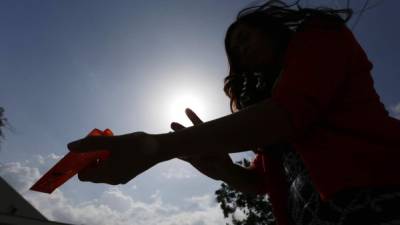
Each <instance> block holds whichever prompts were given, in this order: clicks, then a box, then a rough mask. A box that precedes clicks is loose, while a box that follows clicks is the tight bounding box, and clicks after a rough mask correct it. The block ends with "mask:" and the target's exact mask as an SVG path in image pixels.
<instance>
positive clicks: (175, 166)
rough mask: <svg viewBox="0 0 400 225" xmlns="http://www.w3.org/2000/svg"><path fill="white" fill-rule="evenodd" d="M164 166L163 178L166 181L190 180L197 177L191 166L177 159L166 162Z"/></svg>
mask: <svg viewBox="0 0 400 225" xmlns="http://www.w3.org/2000/svg"><path fill="white" fill-rule="evenodd" d="M163 166H164V167H165V169H164V170H163V171H162V172H161V176H162V177H164V178H166V179H188V178H193V177H196V176H197V175H196V173H194V169H193V168H192V167H191V165H190V164H188V163H184V162H182V161H180V160H177V159H174V160H171V161H169V162H166V163H164V165H163Z"/></svg>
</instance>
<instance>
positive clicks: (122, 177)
mask: <svg viewBox="0 0 400 225" xmlns="http://www.w3.org/2000/svg"><path fill="white" fill-rule="evenodd" d="M68 148H69V150H70V151H73V152H89V151H97V150H108V151H110V152H111V154H110V157H109V158H108V159H107V160H104V161H101V162H99V163H98V164H97V165H94V166H92V167H90V168H87V169H85V170H83V171H80V172H79V173H78V178H79V180H81V181H90V182H94V183H108V184H113V185H116V184H125V183H127V182H128V181H130V180H131V179H133V178H134V177H136V176H137V175H139V174H141V173H142V172H144V171H146V170H147V169H149V168H151V167H152V166H154V165H155V164H157V163H159V162H161V161H164V160H168V159H163V158H162V157H161V156H160V155H159V154H157V151H158V146H157V143H156V142H155V140H154V139H153V138H152V136H151V135H149V134H146V133H144V132H135V133H130V134H125V135H119V136H88V137H85V138H83V139H80V140H77V141H74V142H71V143H69V144H68Z"/></svg>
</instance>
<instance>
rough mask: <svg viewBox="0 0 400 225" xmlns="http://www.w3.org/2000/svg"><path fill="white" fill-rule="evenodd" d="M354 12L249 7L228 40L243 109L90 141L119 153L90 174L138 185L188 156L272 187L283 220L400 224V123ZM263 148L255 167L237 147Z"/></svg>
mask: <svg viewBox="0 0 400 225" xmlns="http://www.w3.org/2000/svg"><path fill="white" fill-rule="evenodd" d="M350 16H351V10H349V9H346V10H332V9H307V8H299V7H298V8H297V9H296V8H294V7H292V6H288V5H286V4H285V3H283V2H281V1H268V2H267V3H265V4H264V5H262V6H259V7H253V8H248V9H245V10H243V11H241V12H240V13H239V15H238V17H237V20H236V21H235V22H234V23H233V24H232V25H231V26H230V27H229V29H228V31H227V34H226V38H225V47H226V53H227V56H228V60H229V65H230V73H229V75H228V76H227V77H226V78H225V87H224V91H225V93H226V94H227V96H228V97H229V98H230V99H231V109H232V111H233V113H232V114H231V115H228V116H225V117H222V118H219V119H216V120H212V121H209V122H205V123H202V121H201V120H200V119H199V118H198V117H197V115H196V114H195V113H194V112H192V111H191V110H189V109H187V110H186V113H187V115H188V117H189V118H190V119H191V120H192V122H193V123H194V125H195V126H192V127H189V128H184V127H183V126H182V125H180V124H178V123H175V122H174V123H172V124H171V127H172V129H173V130H175V131H176V132H174V133H166V134H148V133H144V132H135V133H131V134H126V135H120V136H115V137H87V138H84V139H81V140H78V141H76V142H73V143H70V144H69V146H68V147H69V149H70V150H73V151H93V150H96V149H100V148H101V149H104V148H106V149H109V150H110V151H111V152H112V155H111V158H110V159H109V160H107V161H105V162H101V163H100V164H99V165H98V166H97V167H95V168H91V169H87V170H86V171H84V172H81V173H79V178H80V179H81V180H83V181H91V182H102V183H109V184H120V183H127V182H128V181H129V180H131V179H132V178H134V177H135V176H137V175H138V174H140V173H142V172H143V171H145V170H147V169H148V168H150V167H151V166H153V165H155V164H157V163H158V162H162V161H165V160H169V159H172V158H175V157H179V158H181V159H184V160H186V161H188V162H190V163H191V164H192V165H193V166H195V167H196V168H197V169H199V170H200V171H201V172H203V173H204V174H205V175H207V176H209V177H211V178H214V179H217V180H223V181H224V182H226V183H228V184H230V185H231V186H233V187H235V188H237V189H238V190H240V191H242V192H253V193H258V194H268V195H269V196H270V201H271V203H272V206H273V210H274V215H275V217H276V219H277V222H278V224H279V225H284V224H322V225H324V224H345V225H347V224H349V225H350V224H364V225H365V224H400V213H399V212H400V211H399V208H400V173H399V172H398V171H400V163H399V159H400V145H399V144H400V143H399V141H400V121H399V120H396V119H394V118H391V117H390V116H389V115H388V112H387V111H386V110H385V108H384V105H383V104H382V103H381V102H380V100H379V96H378V95H377V93H376V91H375V89H374V87H373V80H372V77H371V74H370V71H371V69H372V64H371V63H370V61H369V60H368V58H367V56H366V54H365V53H364V51H363V50H362V48H361V47H360V45H359V44H358V42H357V41H356V40H355V38H354V36H353V34H352V32H351V31H350V30H349V29H348V28H347V27H346V25H345V22H346V21H347V20H348V19H349V18H350ZM246 149H255V152H256V153H257V154H256V158H255V159H254V161H253V162H252V165H251V166H250V167H249V168H243V167H241V166H239V165H235V164H234V163H233V162H232V160H231V159H230V157H229V155H228V153H232V152H240V151H245V150H246Z"/></svg>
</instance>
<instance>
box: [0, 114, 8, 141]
mask: <svg viewBox="0 0 400 225" xmlns="http://www.w3.org/2000/svg"><path fill="white" fill-rule="evenodd" d="M6 123H7V119H6V118H4V108H3V107H0V142H1V138H3V137H4V133H3V131H2V130H1V128H2V127H4V126H5V125H6Z"/></svg>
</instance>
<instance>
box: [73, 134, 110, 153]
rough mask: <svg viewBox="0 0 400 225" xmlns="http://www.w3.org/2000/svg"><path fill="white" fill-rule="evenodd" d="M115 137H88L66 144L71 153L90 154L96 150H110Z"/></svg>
mask: <svg viewBox="0 0 400 225" xmlns="http://www.w3.org/2000/svg"><path fill="white" fill-rule="evenodd" d="M115 138H116V136H89V137H85V138H82V139H79V140H77V141H73V142H71V143H69V144H68V149H69V150H70V151H72V152H90V151H98V150H105V149H107V150H110V149H111V147H112V146H113V142H114V140H115Z"/></svg>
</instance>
